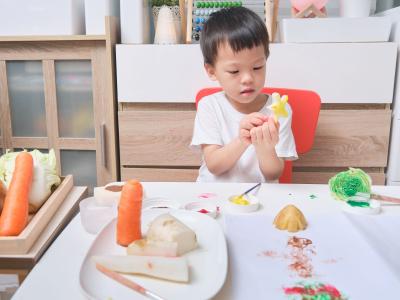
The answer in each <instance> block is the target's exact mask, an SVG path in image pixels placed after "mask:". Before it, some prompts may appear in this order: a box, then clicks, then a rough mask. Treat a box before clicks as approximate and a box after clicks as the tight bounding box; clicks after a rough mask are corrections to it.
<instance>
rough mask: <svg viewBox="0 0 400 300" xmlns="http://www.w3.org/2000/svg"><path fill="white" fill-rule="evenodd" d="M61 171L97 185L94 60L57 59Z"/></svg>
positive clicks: (56, 83)
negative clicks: (93, 83) (93, 82)
mask: <svg viewBox="0 0 400 300" xmlns="http://www.w3.org/2000/svg"><path fill="white" fill-rule="evenodd" d="M54 71H55V90H56V99H57V101H56V102H57V103H56V104H57V107H56V110H57V124H54V126H56V127H58V133H57V137H58V138H57V140H58V145H59V152H58V155H59V156H60V162H61V174H62V175H67V174H74V177H75V183H76V184H77V185H86V186H89V187H93V186H96V185H97V171H96V143H95V139H96V132H95V116H94V105H95V104H94V101H93V87H92V86H93V85H92V81H93V76H92V64H91V61H90V60H58V61H55V62H54Z"/></svg>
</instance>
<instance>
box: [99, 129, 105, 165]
mask: <svg viewBox="0 0 400 300" xmlns="http://www.w3.org/2000/svg"><path fill="white" fill-rule="evenodd" d="M100 148H101V165H102V166H103V167H106V124H105V123H101V125H100Z"/></svg>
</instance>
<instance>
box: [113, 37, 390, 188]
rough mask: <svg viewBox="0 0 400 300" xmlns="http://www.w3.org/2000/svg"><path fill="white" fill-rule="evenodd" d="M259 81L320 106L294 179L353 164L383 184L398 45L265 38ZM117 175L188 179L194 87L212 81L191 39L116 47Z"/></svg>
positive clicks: (193, 164) (192, 162)
mask: <svg viewBox="0 0 400 300" xmlns="http://www.w3.org/2000/svg"><path fill="white" fill-rule="evenodd" d="M270 52H271V55H270V58H269V59H268V63H267V81H266V86H270V87H271V86H272V87H286V88H297V89H310V90H314V91H316V92H317V93H319V94H320V96H321V99H322V109H321V114H320V118H319V122H318V127H317V132H316V137H315V142H314V145H313V148H312V150H311V151H310V152H309V153H307V154H305V155H302V156H300V158H299V160H297V161H295V162H294V169H293V171H294V173H293V182H295V183H327V181H328V179H329V178H330V177H331V176H332V175H334V174H335V173H337V172H338V171H341V170H344V169H347V168H348V167H361V168H363V169H364V170H365V171H366V172H368V173H369V174H370V175H371V176H372V179H373V182H374V184H384V182H385V167H386V166H387V158H388V147H389V139H390V136H389V134H390V125H391V112H392V111H391V108H390V106H391V103H392V99H393V86H394V78H395V68H396V57H397V46H396V45H395V44H394V43H319V44H271V48H270ZM116 59H117V77H118V101H119V109H118V116H119V138H120V167H121V179H122V180H125V179H127V178H138V179H140V180H143V181H193V180H195V179H196V177H197V173H198V167H199V165H200V159H201V157H200V154H199V153H195V152H193V151H192V150H190V149H189V144H190V141H191V136H192V130H193V121H194V116H195V113H196V109H195V105H194V98H195V95H196V93H197V91H198V90H200V89H201V88H204V87H210V86H215V82H211V81H210V80H209V79H208V78H207V76H206V74H205V72H204V70H203V65H202V56H201V52H200V48H199V46H198V45H169V46H168V45H163V46H158V45H117V58H116Z"/></svg>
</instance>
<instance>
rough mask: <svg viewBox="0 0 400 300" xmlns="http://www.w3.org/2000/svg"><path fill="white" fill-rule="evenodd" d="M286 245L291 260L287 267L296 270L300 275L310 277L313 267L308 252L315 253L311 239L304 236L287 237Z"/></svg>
mask: <svg viewBox="0 0 400 300" xmlns="http://www.w3.org/2000/svg"><path fill="white" fill-rule="evenodd" d="M287 245H288V246H289V247H290V249H291V251H290V255H289V257H290V259H291V260H292V263H291V264H290V265H289V269H290V270H292V271H294V272H296V273H297V275H299V276H300V277H303V278H308V277H311V276H312V275H313V269H314V268H313V265H312V264H311V258H310V257H309V256H308V254H309V253H311V254H314V255H315V254H316V253H315V251H314V249H313V248H312V241H311V240H309V239H306V238H299V237H296V236H293V237H290V238H289V240H288V242H287Z"/></svg>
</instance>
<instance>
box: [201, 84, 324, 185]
mask: <svg viewBox="0 0 400 300" xmlns="http://www.w3.org/2000/svg"><path fill="white" fill-rule="evenodd" d="M221 90H222V89H221V88H219V87H218V88H204V89H202V90H200V91H199V92H198V93H197V95H196V108H197V105H198V103H199V101H200V100H201V99H202V98H203V97H205V96H208V95H211V94H214V93H216V92H219V91H221ZM262 92H263V93H264V94H272V93H274V92H277V93H279V94H280V95H281V96H282V95H287V96H288V97H289V100H288V102H289V104H290V107H291V108H292V112H293V114H292V131H293V136H294V140H295V142H296V150H297V153H298V154H304V153H307V152H308V151H310V150H311V148H312V145H313V143H314V136H315V131H316V129H317V123H318V117H319V111H320V109H321V98H320V97H319V95H318V94H317V93H315V92H313V91H307V90H295V89H284V88H263V90H262ZM279 182H280V183H291V182H292V162H291V161H285V168H284V170H283V173H282V175H281V177H279Z"/></svg>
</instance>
